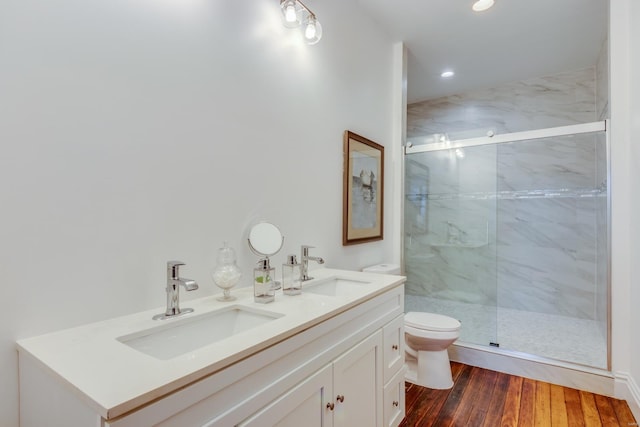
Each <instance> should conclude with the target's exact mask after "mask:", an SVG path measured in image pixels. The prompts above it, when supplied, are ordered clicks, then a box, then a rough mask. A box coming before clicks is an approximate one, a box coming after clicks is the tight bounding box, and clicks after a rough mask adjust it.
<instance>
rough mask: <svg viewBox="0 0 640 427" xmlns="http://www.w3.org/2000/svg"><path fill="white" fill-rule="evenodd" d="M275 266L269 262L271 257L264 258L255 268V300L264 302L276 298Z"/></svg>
mask: <svg viewBox="0 0 640 427" xmlns="http://www.w3.org/2000/svg"><path fill="white" fill-rule="evenodd" d="M275 271H276V270H275V268H272V267H271V265H270V264H269V258H262V259H261V260H260V261H258V266H257V267H256V268H254V269H253V300H254V301H255V302H259V303H262V304H266V303H269V302H273V301H274V300H275V294H276V292H275V287H274V280H275Z"/></svg>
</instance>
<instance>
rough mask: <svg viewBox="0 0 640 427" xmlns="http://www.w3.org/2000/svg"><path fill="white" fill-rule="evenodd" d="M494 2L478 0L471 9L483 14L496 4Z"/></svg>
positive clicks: (492, 0)
mask: <svg viewBox="0 0 640 427" xmlns="http://www.w3.org/2000/svg"><path fill="white" fill-rule="evenodd" d="M494 3H495V2H494V0H478V1H476V2H475V3H474V4H473V6H472V7H471V8H472V9H473V10H474V11H476V12H483V11H485V10H487V9H489V8H490V7H491V6H493V4H494Z"/></svg>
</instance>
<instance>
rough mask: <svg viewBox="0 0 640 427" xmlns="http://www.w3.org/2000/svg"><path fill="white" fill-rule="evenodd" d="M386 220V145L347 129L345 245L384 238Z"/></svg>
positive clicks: (343, 215) (344, 184) (343, 194)
mask: <svg viewBox="0 0 640 427" xmlns="http://www.w3.org/2000/svg"><path fill="white" fill-rule="evenodd" d="M383 219H384V147H383V146H382V145H380V144H377V143H375V142H373V141H371V140H369V139H367V138H365V137H363V136H360V135H358V134H356V133H353V132H351V131H348V130H347V131H345V132H344V172H343V189H342V245H343V246H347V245H355V244H358V243H366V242H373V241H376V240H382V239H383V237H384V234H383V231H384V227H383Z"/></svg>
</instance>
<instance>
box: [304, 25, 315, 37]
mask: <svg viewBox="0 0 640 427" xmlns="http://www.w3.org/2000/svg"><path fill="white" fill-rule="evenodd" d="M304 36H305V37H306V38H307V40H311V39H313V38H314V37H315V36H316V23H315V22H314V21H309V22H308V23H307V27H306V28H305V29H304Z"/></svg>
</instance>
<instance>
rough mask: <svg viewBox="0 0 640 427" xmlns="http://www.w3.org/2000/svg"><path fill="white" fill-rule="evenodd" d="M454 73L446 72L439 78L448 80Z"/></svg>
mask: <svg viewBox="0 0 640 427" xmlns="http://www.w3.org/2000/svg"><path fill="white" fill-rule="evenodd" d="M455 74H456V73H454V72H453V71H451V70H447V71H443V72H442V74H440V77H442V78H443V79H448V78H449V77H453V76H454V75H455Z"/></svg>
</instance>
